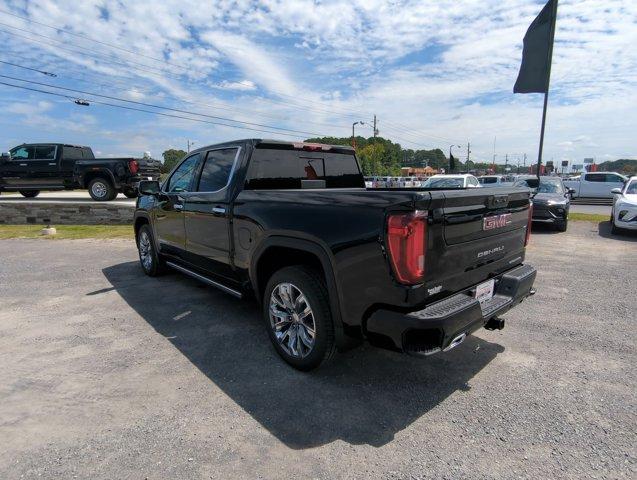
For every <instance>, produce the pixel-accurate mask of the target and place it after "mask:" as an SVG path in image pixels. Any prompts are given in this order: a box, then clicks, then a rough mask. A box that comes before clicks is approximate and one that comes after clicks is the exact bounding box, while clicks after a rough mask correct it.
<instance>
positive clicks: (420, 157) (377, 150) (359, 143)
mask: <svg viewBox="0 0 637 480" xmlns="http://www.w3.org/2000/svg"><path fill="white" fill-rule="evenodd" d="M305 141H306V142H310V143H323V144H328V145H351V144H352V137H322V138H308V139H307V140H305ZM356 154H357V155H358V158H359V160H360V162H361V167H362V169H363V173H364V174H365V175H366V176H398V175H400V168H401V167H424V166H426V165H429V166H431V167H433V168H440V167H446V166H447V164H448V160H447V158H446V157H445V154H444V153H443V152H442V150H440V149H439V148H436V149H434V150H412V149H407V150H404V149H403V148H402V147H401V145H400V144H399V143H394V142H392V141H391V140H388V139H386V138H383V137H376V138H374V137H369V138H364V137H356ZM456 165H457V168H462V167H461V165H462V164H461V163H460V162H456Z"/></svg>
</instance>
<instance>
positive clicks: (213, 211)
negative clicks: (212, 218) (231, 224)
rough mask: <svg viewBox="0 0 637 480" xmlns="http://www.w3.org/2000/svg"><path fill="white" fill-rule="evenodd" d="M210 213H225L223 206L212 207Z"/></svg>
mask: <svg viewBox="0 0 637 480" xmlns="http://www.w3.org/2000/svg"><path fill="white" fill-rule="evenodd" d="M212 213H226V209H225V208H223V207H214V208H213V209H212Z"/></svg>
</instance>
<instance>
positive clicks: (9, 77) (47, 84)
mask: <svg viewBox="0 0 637 480" xmlns="http://www.w3.org/2000/svg"><path fill="white" fill-rule="evenodd" d="M0 78H8V79H9V80H15V81H18V82H25V83H30V84H33V85H39V86H43V87H48V88H57V89H59V90H65V91H67V92H74V93H81V94H82V95H91V96H94V97H100V98H106V99H108V100H116V101H118V102H126V103H132V104H135V105H142V106H144V107H151V108H158V109H160V110H168V111H171V112H177V113H186V114H188V115H197V116H200V117H206V118H212V119H216V120H224V121H229V122H236V123H243V124H245V125H252V126H256V127H264V128H269V129H272V130H281V131H285V132H293V133H297V134H298V133H301V134H304V135H312V136H317V135H318V136H320V135H321V134H318V133H315V132H306V131H303V130H293V129H290V128H283V127H275V126H272V125H264V124H261V123H254V122H244V121H241V120H234V119H232V118H228V117H220V116H216V115H208V114H205V113H197V112H191V111H188V110H181V109H179V108H171V107H164V106H162V105H155V104H152V103H146V102H138V101H136V100H128V99H125V98H120V97H114V96H111V95H102V94H99V93H94V92H89V91H86V90H78V89H75V88H68V87H60V86H57V85H51V84H49V83H42V82H36V81H33V80H25V79H23V78H17V77H11V76H8V75H0Z"/></svg>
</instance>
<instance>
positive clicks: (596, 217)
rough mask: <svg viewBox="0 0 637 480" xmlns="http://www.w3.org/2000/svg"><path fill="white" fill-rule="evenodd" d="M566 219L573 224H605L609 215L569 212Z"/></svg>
mask: <svg viewBox="0 0 637 480" xmlns="http://www.w3.org/2000/svg"><path fill="white" fill-rule="evenodd" d="M568 219H569V220H573V221H575V222H607V221H608V220H609V219H610V215H600V214H599V213H573V212H569V214H568Z"/></svg>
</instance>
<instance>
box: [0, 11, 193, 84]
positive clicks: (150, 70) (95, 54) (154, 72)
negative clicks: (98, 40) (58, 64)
mask: <svg viewBox="0 0 637 480" xmlns="http://www.w3.org/2000/svg"><path fill="white" fill-rule="evenodd" d="M0 25H4V24H3V23H0ZM10 28H16V27H10ZM17 30H20V31H23V30H22V29H17ZM0 31H1V32H3V33H5V34H7V35H10V36H12V37H18V38H23V39H25V40H28V41H30V42H34V43H39V44H41V45H46V46H47V47H52V48H59V49H60V50H64V51H67V52H70V53H75V54H79V55H86V56H87V57H91V58H93V59H95V58H96V57H97V58H100V57H101V58H102V59H105V60H108V61H109V62H111V63H114V64H116V65H121V66H123V67H127V68H131V66H130V64H134V65H138V66H137V67H136V68H135V70H138V71H141V72H146V73H149V74H151V75H157V76H168V77H172V78H176V79H181V76H180V75H178V74H176V73H174V72H167V71H165V70H162V69H160V68H155V67H152V66H148V65H145V64H143V63H139V62H134V61H132V60H125V59H123V60H125V61H126V62H129V63H124V62H120V61H118V60H116V59H115V58H117V57H112V56H109V55H106V54H103V53H101V52H93V51H92V50H91V51H90V53H88V52H85V51H83V50H87V49H86V48H84V47H80V46H78V45H72V46H73V47H75V48H76V49H79V50H75V49H72V48H68V47H65V46H60V45H51V44H50V43H48V42H45V41H43V40H37V39H35V38H31V37H27V36H26V35H20V34H19V33H13V32H8V31H6V30H4V29H1V28H0ZM27 32H28V31H27ZM28 33H29V34H30V35H36V36H38V37H43V38H46V39H47V40H48V41H53V42H57V43H61V44H63V45H65V43H64V42H62V41H61V40H56V39H55V38H51V37H47V36H46V35H40V34H38V33H33V32H28ZM140 66H142V67H144V68H140Z"/></svg>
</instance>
